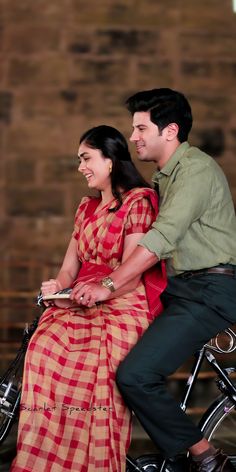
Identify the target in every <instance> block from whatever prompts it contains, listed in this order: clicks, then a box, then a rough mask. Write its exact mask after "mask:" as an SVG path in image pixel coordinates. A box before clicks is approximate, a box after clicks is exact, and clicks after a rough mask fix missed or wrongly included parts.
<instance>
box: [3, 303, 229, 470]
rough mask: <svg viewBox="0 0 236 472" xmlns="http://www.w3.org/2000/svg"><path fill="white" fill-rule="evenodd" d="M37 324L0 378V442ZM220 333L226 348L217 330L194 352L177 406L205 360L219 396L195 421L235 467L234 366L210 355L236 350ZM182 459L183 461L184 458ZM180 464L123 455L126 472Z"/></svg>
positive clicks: (14, 410)
mask: <svg viewBox="0 0 236 472" xmlns="http://www.w3.org/2000/svg"><path fill="white" fill-rule="evenodd" d="M37 304H38V305H39V306H41V305H42V296H40V295H39V297H38V302H37ZM37 323H38V318H37V319H36V320H34V322H33V324H32V325H30V327H29V328H27V329H26V330H25V332H24V335H23V340H22V345H21V347H20V349H19V351H18V354H17V356H16V359H15V360H14V361H13V362H12V364H11V365H10V367H9V369H8V371H7V373H6V374H5V375H4V376H3V377H2V379H0V444H1V443H3V441H4V440H5V439H6V437H7V436H8V434H9V432H10V429H11V427H12V425H13V423H14V422H15V421H16V420H17V417H18V411H19V403H20V394H21V381H20V379H19V371H20V370H21V369H20V367H22V361H23V358H24V355H25V352H26V349H27V345H28V342H29V339H30V337H31V335H32V334H33V332H34V331H35V329H36V327H37ZM223 333H224V334H225V335H226V336H227V337H228V347H227V348H221V347H220V336H221V334H222V333H220V334H218V335H217V336H216V337H215V338H214V339H213V340H211V341H210V343H208V344H205V345H204V346H203V348H202V349H201V350H200V351H198V352H197V353H196V355H195V361H194V363H193V366H192V369H191V373H190V375H189V377H188V379H187V382H186V385H185V388H184V394H183V398H182V401H181V408H182V409H183V411H186V409H187V404H188V401H189V398H190V395H191V393H192V391H193V388H194V385H195V383H196V380H197V378H198V374H199V371H200V369H201V366H202V364H203V361H204V359H206V361H207V362H208V363H209V364H210V366H211V367H212V368H213V370H214V371H215V372H216V374H217V379H216V384H217V387H218V389H219V391H220V392H221V395H220V396H219V397H218V398H217V399H216V400H215V401H214V402H213V403H212V405H211V406H210V407H209V408H208V409H207V411H206V412H205V414H204V415H203V417H202V418H201V420H200V422H199V427H200V429H201V431H202V432H203V434H204V436H205V437H206V438H207V439H209V440H210V441H211V442H212V443H213V444H214V446H215V447H216V448H218V447H219V446H220V447H221V448H222V449H223V450H224V452H225V453H226V454H227V455H228V456H229V457H230V459H231V461H232V463H233V465H234V467H235V470H236V451H234V448H235V445H236V444H235V443H236V440H235V442H234V443H233V444H231V442H229V441H228V437H227V431H228V429H229V427H230V429H231V430H232V429H234V430H235V432H236V427H235V426H236V383H234V382H233V381H232V380H231V379H230V375H232V374H234V373H235V372H236V367H227V368H223V367H221V366H220V365H219V363H218V362H217V360H216V358H215V356H214V355H213V352H214V351H215V352H217V353H221V354H222V353H224V354H227V353H231V352H233V351H234V350H236V333H235V332H234V331H233V330H232V329H231V328H228V329H226V330H225V331H224V332H223ZM16 373H17V375H16ZM183 459H184V460H185V457H183ZM181 460H182V459H181ZM180 464H181V462H180ZM183 467H184V466H182V465H178V464H177V463H176V464H175V463H173V465H171V466H166V467H165V460H164V459H163V458H162V456H161V455H160V454H145V455H142V456H140V457H138V458H136V459H134V458H132V457H130V456H129V455H127V458H126V472H134V471H136V472H175V471H176V472H177V471H181V472H182V471H183Z"/></svg>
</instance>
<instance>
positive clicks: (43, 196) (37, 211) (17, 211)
mask: <svg viewBox="0 0 236 472" xmlns="http://www.w3.org/2000/svg"><path fill="white" fill-rule="evenodd" d="M8 208H9V215H11V216H25V217H34V218H35V216H36V215H37V216H38V217H40V216H41V217H42V216H44V217H46V216H48V215H51V216H62V215H63V213H64V202H63V195H62V193H61V192H60V191H59V189H47V188H45V189H44V188H42V189H35V188H28V189H24V188H21V189H16V188H14V189H9V190H8Z"/></svg>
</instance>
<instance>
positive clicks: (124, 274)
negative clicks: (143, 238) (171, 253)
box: [111, 246, 159, 290]
mask: <svg viewBox="0 0 236 472" xmlns="http://www.w3.org/2000/svg"><path fill="white" fill-rule="evenodd" d="M158 260H159V259H158V257H157V256H156V254H154V253H153V252H150V251H148V249H146V248H145V247H142V246H137V247H136V249H135V250H134V251H133V252H132V254H131V255H130V256H129V257H128V259H126V261H125V262H123V264H122V265H121V266H120V267H118V269H116V270H115V271H114V272H112V274H111V278H112V280H113V284H114V288H115V290H118V289H119V288H121V287H123V286H124V285H126V284H127V283H128V282H130V280H132V279H133V278H134V277H137V276H138V275H141V274H142V273H143V272H145V271H146V270H147V269H149V268H150V267H152V266H153V265H155V264H156V263H157V262H158Z"/></svg>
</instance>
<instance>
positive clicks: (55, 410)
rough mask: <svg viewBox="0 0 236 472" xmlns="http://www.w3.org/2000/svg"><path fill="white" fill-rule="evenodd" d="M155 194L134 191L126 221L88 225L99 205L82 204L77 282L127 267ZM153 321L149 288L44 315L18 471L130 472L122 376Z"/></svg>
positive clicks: (105, 218) (34, 344) (29, 370)
mask: <svg viewBox="0 0 236 472" xmlns="http://www.w3.org/2000/svg"><path fill="white" fill-rule="evenodd" d="M152 192H153V191H152V190H149V189H139V190H133V191H130V192H128V195H127V198H126V207H127V208H126V209H125V212H124V213H123V214H122V215H121V216H120V217H119V215H118V218H120V219H119V220H117V213H118V212H119V210H118V212H114V213H113V212H107V209H103V210H102V211H101V212H98V213H97V215H95V214H94V215H93V218H91V217H89V218H86V215H87V213H86V211H87V209H88V205H89V202H91V201H92V200H91V199H88V198H87V199H84V200H83V201H82V203H81V205H80V207H79V211H78V213H77V215H76V219H75V229H74V233H73V235H74V237H75V238H76V239H77V241H78V257H79V259H80V260H81V262H82V269H81V271H80V272H79V275H78V279H80V280H83V279H86V278H88V277H89V278H93V279H95V280H98V279H100V278H101V277H102V276H103V275H104V274H107V273H110V272H111V271H112V270H113V269H114V268H115V267H117V266H118V265H119V264H120V263H121V257H122V250H123V237H124V232H125V225H126V221H127V218H128V215H129V214H130V212H131V208H132V206H133V203H135V202H136V201H139V208H140V201H141V202H142V205H141V207H142V209H143V210H142V211H143V212H144V213H145V212H146V214H147V215H148V214H149V216H150V215H151V216H150V218H151V219H153V218H154V216H155V215H154V214H155V212H156V209H155V205H154V204H151V203H150V201H151V200H152V199H153V198H154V197H153V193H152ZM144 197H145V198H144ZM93 200H94V199H93ZM93 203H94V202H93ZM122 206H123V205H122ZM153 207H154V211H153ZM123 210H124V209H123ZM146 219H147V220H148V218H146ZM139 220H140V218H137V225H138V224H139V223H138V221H139ZM121 221H122V225H121V224H120V223H121ZM145 230H147V228H145ZM134 231H135V225H134ZM159 282H160V284H159V288H158V291H159V292H158V295H159V294H160V293H161V291H162V290H163V287H164V285H165V278H164V277H162V276H161V275H160V277H159ZM160 311H161V304H160V305H159V312H160ZM152 318H153V315H152V314H150V311H149V308H148V302H147V297H146V291H145V286H144V284H143V282H142V281H140V283H139V284H138V286H137V288H136V289H135V290H134V291H133V292H132V293H131V292H130V293H127V294H126V295H124V296H122V297H119V298H116V299H113V300H110V301H107V302H104V303H101V304H98V305H96V306H94V307H92V308H82V307H77V308H73V309H61V308H56V307H51V308H48V309H46V310H45V311H44V313H43V315H42V317H41V319H40V322H39V326H38V328H37V330H36V332H35V333H34V335H33V336H32V338H31V341H30V344H29V348H28V351H27V355H26V360H25V369H24V377H23V390H22V399H21V412H20V421H19V433H18V444H17V456H16V458H15V460H14V462H13V464H12V468H11V472H31V471H35V472H41V471H42V472H43V471H44V472H64V471H71V472H95V471H96V472H112V471H114V472H124V471H125V455H126V452H127V449H128V447H129V443H130V433H131V414H130V411H129V410H128V408H127V407H126V405H125V404H124V401H123V399H122V397H121V395H120V393H119V391H118V389H117V386H116V384H115V372H116V370H117V367H118V365H119V363H120V362H121V361H122V359H124V357H125V356H126V354H127V353H128V352H129V350H130V349H131V348H132V346H133V345H134V344H135V343H136V342H137V340H138V338H139V337H140V336H141V335H142V333H143V332H144V330H145V329H146V328H147V327H148V325H149V324H150V322H151V320H152Z"/></svg>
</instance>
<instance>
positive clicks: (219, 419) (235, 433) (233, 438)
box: [199, 395, 236, 469]
mask: <svg viewBox="0 0 236 472" xmlns="http://www.w3.org/2000/svg"><path fill="white" fill-rule="evenodd" d="M199 426H200V428H201V431H202V432H203V434H204V436H205V437H206V438H207V439H209V441H211V443H212V444H213V446H214V447H215V448H220V449H223V451H224V452H225V453H226V454H227V455H228V456H229V457H230V460H231V462H232V464H233V465H234V467H235V469H236V402H233V401H232V400H230V399H229V398H228V397H226V396H225V395H221V396H220V397H219V398H218V399H217V400H216V401H215V402H214V403H213V404H212V405H211V406H210V407H209V409H208V410H207V411H206V413H205V415H204V416H203V418H202V420H201V421H200V423H199Z"/></svg>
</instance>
